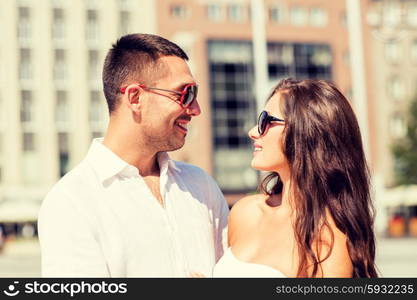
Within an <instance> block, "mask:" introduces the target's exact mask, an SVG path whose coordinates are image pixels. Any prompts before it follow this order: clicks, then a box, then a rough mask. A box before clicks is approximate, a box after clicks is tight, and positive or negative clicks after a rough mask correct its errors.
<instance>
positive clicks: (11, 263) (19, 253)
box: [0, 238, 417, 277]
mask: <svg viewBox="0 0 417 300" xmlns="http://www.w3.org/2000/svg"><path fill="white" fill-rule="evenodd" d="M415 249H417V239H415V238H380V239H378V240H377V259H376V263H377V267H378V269H379V271H380V274H381V277H417V252H416V251H415ZM40 268H41V262H40V249H39V243H38V242H37V240H36V239H25V240H22V239H21V240H18V241H10V242H9V243H8V244H7V245H6V247H5V249H3V253H2V254H1V255H0V277H40V275H41V273H40Z"/></svg>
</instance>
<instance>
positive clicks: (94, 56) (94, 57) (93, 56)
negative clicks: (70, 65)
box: [88, 50, 100, 81]
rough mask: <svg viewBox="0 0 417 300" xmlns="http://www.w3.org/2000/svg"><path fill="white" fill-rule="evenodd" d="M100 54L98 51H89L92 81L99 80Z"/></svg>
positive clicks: (89, 70) (89, 75) (89, 74)
mask: <svg viewBox="0 0 417 300" xmlns="http://www.w3.org/2000/svg"><path fill="white" fill-rule="evenodd" d="M99 67H100V66H99V52H98V51H97V50H89V51H88V79H89V80H91V81H97V80H99V73H100V68H99Z"/></svg>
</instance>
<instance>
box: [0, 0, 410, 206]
mask: <svg viewBox="0 0 417 300" xmlns="http://www.w3.org/2000/svg"><path fill="white" fill-rule="evenodd" d="M359 2H360V5H361V11H362V14H361V16H360V18H361V21H362V24H363V43H364V57H365V70H366V74H365V81H366V84H365V86H366V98H367V106H368V110H367V115H366V119H367V120H368V124H367V126H368V127H369V140H367V141H365V142H366V143H367V144H368V145H369V157H368V158H369V160H370V162H371V166H372V169H373V170H377V171H378V172H379V174H383V182H384V185H389V184H390V182H391V180H392V176H391V175H389V174H391V173H390V172H391V170H392V169H393V163H392V159H391V155H390V153H389V150H387V149H388V145H389V143H390V141H389V140H388V138H387V136H386V135H387V134H386V133H387V132H391V131H393V134H401V132H403V130H404V129H402V128H403V127H402V126H403V125H401V124H403V123H402V122H403V121H401V114H402V110H403V108H402V107H403V106H402V104H401V105H400V103H403V102H404V103H405V101H406V100H401V99H406V98H407V97H408V95H409V94H410V93H411V90H412V88H413V82H415V79H416V77H412V76H411V77H410V76H408V75H406V74H415V73H413V72H415V71H414V69H415V68H413V66H414V65H415V63H414V60H415V58H416V55H417V54H416V53H415V52H416V51H417V50H416V49H417V43H416V41H415V39H416V38H415V31H413V30H415V23H413V22H415V20H416V18H415V17H412V16H413V15H412V12H413V11H415V10H413V9H414V8H411V7H414V6H413V5H415V1H395V2H401V3H412V4H407V5H410V8H407V14H408V15H411V17H408V18H409V22H410V23H409V25H407V26H409V28H410V29H407V32H414V33H413V34H410V35H407V37H405V38H403V39H401V40H400V41H399V42H393V41H391V40H390V41H389V42H388V43H387V42H386V41H384V42H382V41H381V40H380V39H378V38H376V39H375V38H374V36H375V31H374V30H375V28H376V27H377V26H378V25H377V24H376V23H375V20H372V13H371V14H370V15H371V17H370V16H369V12H372V11H373V10H375V7H378V5H381V4H380V3H382V2H388V1H382V0H381V1H372V0H362V1H359ZM389 2H392V1H389ZM262 4H263V11H264V14H265V29H266V32H265V35H266V36H265V37H266V40H267V62H266V67H267V69H268V82H267V86H268V87H270V88H272V87H273V86H274V85H275V84H276V83H277V81H278V80H279V79H281V78H285V77H295V78H323V79H328V80H332V81H334V82H335V83H336V84H337V86H338V87H339V88H340V89H341V91H342V92H343V93H344V94H345V95H346V96H347V97H348V99H349V100H351V102H352V105H353V107H354V108H355V107H356V105H357V103H355V99H354V97H353V95H354V93H353V86H352V72H351V67H352V66H351V62H352V59H351V57H350V51H349V30H348V18H347V7H346V1H327V0H297V1H290V0H264V1H263V2H262ZM0 6H1V9H0V25H1V26H0V31H1V32H0V33H1V36H2V37H4V38H2V39H1V40H0V65H1V66H2V71H1V73H0V76H1V77H0V198H1V199H3V200H13V199H32V200H36V201H40V200H42V198H43V196H44V194H45V192H46V191H47V190H48V189H49V188H50V187H51V186H52V185H53V184H54V183H55V182H56V181H57V180H58V179H59V178H60V177H61V176H62V175H63V174H65V173H66V172H67V171H68V170H69V169H71V168H72V167H74V166H75V165H76V164H77V163H78V162H80V161H81V159H82V158H83V157H84V155H85V154H86V151H87V149H88V146H89V144H90V142H91V139H92V138H93V137H96V136H101V135H102V134H103V132H104V131H105V129H106V125H107V121H108V114H107V108H106V104H105V99H104V95H103V93H102V90H101V89H102V86H101V68H102V65H103V60H104V56H105V54H106V52H107V50H108V49H109V48H110V47H111V44H112V43H113V42H114V41H115V40H116V39H117V37H119V36H121V35H123V34H126V33H132V32H146V33H157V34H160V35H162V36H164V37H166V38H168V39H170V40H173V41H174V42H176V43H178V44H179V45H180V46H181V47H182V48H183V49H184V50H185V51H186V52H187V54H188V55H189V57H190V67H191V70H192V72H193V74H194V76H195V78H196V80H197V81H198V83H199V86H200V90H199V102H200V106H201V108H202V114H201V115H200V116H199V117H197V118H195V119H193V121H192V122H191V125H190V128H189V134H188V137H187V142H186V144H185V146H184V147H183V149H181V150H179V151H176V152H175V153H173V154H172V156H173V158H175V159H178V160H183V161H186V162H189V163H192V164H195V165H198V166H200V167H202V168H203V169H205V170H206V171H208V172H209V173H210V174H212V175H213V177H214V178H215V179H216V180H217V181H218V183H219V185H220V186H221V188H222V190H223V191H224V192H225V193H226V194H227V197H228V199H229V201H230V203H233V202H234V201H235V200H236V199H237V198H238V197H240V196H241V195H242V194H245V193H248V192H253V191H254V190H255V189H256V186H257V183H258V179H259V174H258V172H256V171H255V170H252V169H251V168H250V160H251V157H252V144H251V141H250V139H249V138H248V136H247V131H248V130H249V129H250V128H251V127H252V126H254V125H255V122H256V117H257V107H256V101H255V94H254V54H253V53H254V50H253V43H252V39H253V32H252V26H251V25H252V24H251V22H252V15H251V13H252V12H251V1H250V0H102V1H99V0H96V1H93V0H72V1H66V0H44V1H35V0H16V1H2V2H1V4H0ZM375 11H377V15H381V12H379V10H375ZM386 18H388V19H389V17H386ZM372 22H374V23H372ZM413 28H414V29H413ZM402 47H405V48H402ZM401 49H408V50H404V51H408V52H407V53H409V54H408V57H409V59H410V60H407V61H405V60H404V59H405V58H404V56H403V55H402V53H403V52H402V51H403V50H401ZM400 67H401V68H400ZM400 70H401V71H400ZM404 70H406V71H404ZM403 72H404V73H403ZM413 76H415V75H413ZM413 78H414V79H413ZM413 80H414V81H413ZM381 86H385V87H386V88H387V90H384V89H381V88H379V87H381ZM405 87H408V88H405ZM388 95H392V96H393V98H391V96H388ZM394 98H395V99H396V98H398V99H396V100H395V99H394ZM376 99H378V100H376ZM381 103H383V105H382V104H381ZM404 107H405V106H404ZM388 119H389V120H390V121H389V122H387V121H386V120H388ZM395 128H396V129H395Z"/></svg>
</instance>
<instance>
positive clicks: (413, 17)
mask: <svg viewBox="0 0 417 300" xmlns="http://www.w3.org/2000/svg"><path fill="white" fill-rule="evenodd" d="M407 22H408V24H409V25H411V26H413V27H417V4H416V3H415V2H413V3H412V5H411V6H410V7H408V9H407Z"/></svg>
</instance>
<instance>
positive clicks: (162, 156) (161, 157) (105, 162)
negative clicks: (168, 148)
mask: <svg viewBox="0 0 417 300" xmlns="http://www.w3.org/2000/svg"><path fill="white" fill-rule="evenodd" d="M86 159H87V161H88V162H89V163H90V164H91V165H92V166H93V168H94V169H95V170H96V172H97V174H98V176H99V179H100V181H101V182H102V183H103V182H104V181H105V180H107V179H110V178H111V177H113V176H115V175H117V174H123V175H125V176H140V174H139V170H138V169H137V168H136V167H135V166H132V165H130V164H128V163H127V162H126V161H124V160H123V159H121V158H120V157H119V156H117V155H116V154H115V153H114V152H112V151H111V150H110V149H109V148H107V147H106V146H105V145H103V138H96V139H94V140H93V142H92V143H91V146H90V149H89V150H88V153H87V156H86ZM157 160H158V164H159V167H160V170H161V173H160V174H161V175H163V174H166V173H167V171H168V168H172V169H174V170H177V171H178V167H177V166H176V165H175V162H174V161H173V160H172V159H170V157H169V155H168V153H166V152H160V153H158V156H157Z"/></svg>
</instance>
